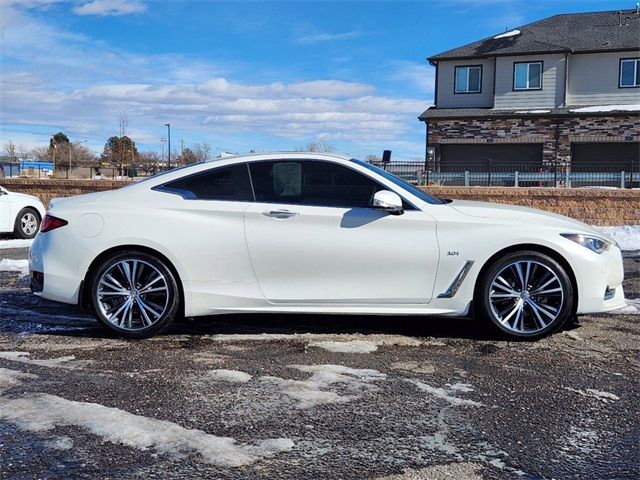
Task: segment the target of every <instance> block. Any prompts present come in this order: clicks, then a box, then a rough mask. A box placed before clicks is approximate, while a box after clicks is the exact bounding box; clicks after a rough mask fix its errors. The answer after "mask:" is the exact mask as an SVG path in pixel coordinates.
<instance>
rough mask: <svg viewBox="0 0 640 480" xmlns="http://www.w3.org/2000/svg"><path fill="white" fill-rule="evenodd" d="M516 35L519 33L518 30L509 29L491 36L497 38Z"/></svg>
mask: <svg viewBox="0 0 640 480" xmlns="http://www.w3.org/2000/svg"><path fill="white" fill-rule="evenodd" d="M516 35H520V30H517V29H516V30H509V31H508V32H504V33H501V34H500V35H496V36H495V37H493V39H494V40H498V39H500V38H508V37H515V36H516Z"/></svg>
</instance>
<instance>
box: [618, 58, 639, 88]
mask: <svg viewBox="0 0 640 480" xmlns="http://www.w3.org/2000/svg"><path fill="white" fill-rule="evenodd" d="M628 87H640V58H623V59H621V60H620V88H628Z"/></svg>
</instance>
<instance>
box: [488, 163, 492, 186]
mask: <svg viewBox="0 0 640 480" xmlns="http://www.w3.org/2000/svg"><path fill="white" fill-rule="evenodd" d="M488 183H489V185H488V186H489V187H490V186H491V159H489V182H488Z"/></svg>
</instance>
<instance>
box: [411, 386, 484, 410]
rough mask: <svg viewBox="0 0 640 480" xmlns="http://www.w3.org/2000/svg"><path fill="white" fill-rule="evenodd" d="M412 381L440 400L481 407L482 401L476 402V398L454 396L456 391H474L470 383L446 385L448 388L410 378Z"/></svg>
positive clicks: (457, 404) (453, 403)
mask: <svg viewBox="0 0 640 480" xmlns="http://www.w3.org/2000/svg"><path fill="white" fill-rule="evenodd" d="M409 381H410V382H411V383H413V384H414V385H415V386H416V387H418V388H419V389H420V390H422V391H423V392H427V393H428V394H429V395H432V396H434V397H436V398H437V399H439V400H444V401H446V402H449V403H450V404H451V405H455V406H460V405H470V406H473V407H480V406H482V403H480V402H476V401H474V400H466V399H464V398H459V397H456V396H454V395H453V394H454V393H457V392H462V393H468V392H473V388H472V387H471V385H470V384H468V383H454V384H449V383H447V384H446V385H445V387H446V388H439V387H432V386H431V385H428V384H426V383H424V382H421V381H420V380H416V379H409Z"/></svg>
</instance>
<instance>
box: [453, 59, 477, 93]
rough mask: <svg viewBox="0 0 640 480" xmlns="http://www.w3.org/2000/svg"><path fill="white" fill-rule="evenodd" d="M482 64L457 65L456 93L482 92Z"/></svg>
mask: <svg viewBox="0 0 640 480" xmlns="http://www.w3.org/2000/svg"><path fill="white" fill-rule="evenodd" d="M481 87H482V66H480V65H473V66H465V67H456V82H455V90H454V91H455V93H480V90H481Z"/></svg>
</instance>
